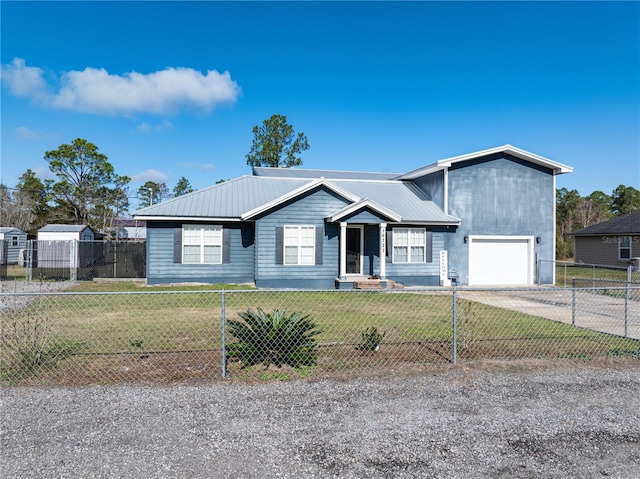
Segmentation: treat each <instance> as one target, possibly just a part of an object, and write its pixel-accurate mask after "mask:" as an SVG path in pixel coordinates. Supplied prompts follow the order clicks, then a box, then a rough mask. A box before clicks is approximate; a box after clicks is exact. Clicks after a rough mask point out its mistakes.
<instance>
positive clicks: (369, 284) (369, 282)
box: [353, 279, 404, 289]
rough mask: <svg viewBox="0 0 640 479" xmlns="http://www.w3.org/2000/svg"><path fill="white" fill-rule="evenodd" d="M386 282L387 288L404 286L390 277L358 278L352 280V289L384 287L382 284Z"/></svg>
mask: <svg viewBox="0 0 640 479" xmlns="http://www.w3.org/2000/svg"><path fill="white" fill-rule="evenodd" d="M383 283H384V284H386V288H387V289H401V288H403V287H404V286H403V285H401V284H398V283H396V282H395V281H392V280H390V279H360V280H357V281H354V282H353V289H384V288H383V287H382V284H383Z"/></svg>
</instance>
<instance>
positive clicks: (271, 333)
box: [227, 308, 321, 369]
mask: <svg viewBox="0 0 640 479" xmlns="http://www.w3.org/2000/svg"><path fill="white" fill-rule="evenodd" d="M238 315H239V316H240V317H241V318H242V319H243V320H244V321H234V320H231V321H228V322H227V325H228V331H229V332H230V333H231V334H232V335H233V336H234V337H235V338H236V339H237V342H236V343H232V344H230V345H228V346H227V352H228V355H229V356H231V357H237V358H239V359H240V360H241V361H242V363H243V365H242V367H243V368H246V367H249V366H253V365H256V364H260V363H263V364H264V365H265V369H266V368H268V367H269V366H270V365H271V364H275V365H276V366H277V367H282V365H283V364H287V365H289V366H292V367H294V368H297V367H300V366H313V365H315V364H316V350H317V347H318V344H317V341H316V339H315V336H317V335H318V334H320V332H321V331H320V330H319V329H318V328H317V326H316V324H315V323H314V322H313V321H312V320H311V318H309V316H308V315H307V316H302V313H293V314H292V315H290V316H287V311H286V309H283V310H282V311H280V310H277V309H276V310H275V311H274V312H273V313H271V314H268V313H265V312H264V311H263V310H262V309H260V308H258V311H257V312H255V311H253V310H252V309H248V310H247V311H246V312H244V313H238Z"/></svg>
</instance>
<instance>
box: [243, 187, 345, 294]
mask: <svg viewBox="0 0 640 479" xmlns="http://www.w3.org/2000/svg"><path fill="white" fill-rule="evenodd" d="M346 204H347V203H346V200H344V199H343V198H341V197H339V196H338V195H337V194H335V193H333V192H332V191H329V190H327V189H325V188H319V189H316V190H313V191H311V192H309V193H307V194H305V195H303V196H301V197H299V198H297V199H296V201H291V202H289V203H287V204H285V205H284V206H283V207H281V208H279V209H277V210H275V211H273V212H270V213H267V214H265V215H264V216H262V217H261V218H259V219H257V220H256V271H255V278H256V286H258V287H266V288H333V287H334V286H335V283H334V282H335V279H336V278H337V277H338V274H339V269H340V263H339V261H340V259H339V249H340V228H339V225H337V224H333V223H326V222H325V217H326V216H328V215H330V214H331V213H333V212H335V211H337V210H339V209H341V208H343V207H344V206H345V205H346ZM284 225H310V226H316V227H320V229H321V231H322V236H323V237H322V264H320V265H313V266H298V265H287V266H285V265H281V264H276V242H275V238H276V228H277V227H279V226H284Z"/></svg>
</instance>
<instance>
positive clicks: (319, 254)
mask: <svg viewBox="0 0 640 479" xmlns="http://www.w3.org/2000/svg"><path fill="white" fill-rule="evenodd" d="M322 230H323V228H322V226H316V264H322V240H323V236H324V234H323V231H322Z"/></svg>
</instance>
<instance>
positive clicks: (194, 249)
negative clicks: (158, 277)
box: [183, 245, 200, 263]
mask: <svg viewBox="0 0 640 479" xmlns="http://www.w3.org/2000/svg"><path fill="white" fill-rule="evenodd" d="M183 262H185V263H199V262H200V246H191V245H184V258H183Z"/></svg>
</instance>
